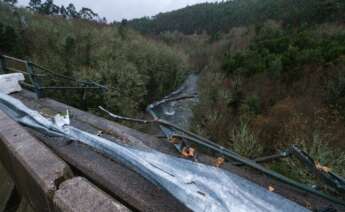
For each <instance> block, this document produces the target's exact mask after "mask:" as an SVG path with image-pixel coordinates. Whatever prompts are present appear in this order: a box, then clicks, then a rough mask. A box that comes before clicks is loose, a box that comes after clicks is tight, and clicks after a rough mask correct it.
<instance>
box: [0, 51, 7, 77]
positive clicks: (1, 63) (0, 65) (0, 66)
mask: <svg viewBox="0 0 345 212" xmlns="http://www.w3.org/2000/svg"><path fill="white" fill-rule="evenodd" d="M0 73H1V74H5V73H6V63H5V59H4V57H3V56H2V55H0Z"/></svg>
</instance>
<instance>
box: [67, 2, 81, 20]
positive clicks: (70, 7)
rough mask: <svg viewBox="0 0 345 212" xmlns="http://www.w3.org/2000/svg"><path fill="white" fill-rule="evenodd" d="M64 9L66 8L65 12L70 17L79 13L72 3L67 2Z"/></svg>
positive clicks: (74, 16) (75, 16)
mask: <svg viewBox="0 0 345 212" xmlns="http://www.w3.org/2000/svg"><path fill="white" fill-rule="evenodd" d="M66 9H67V14H68V16H69V17H70V18H78V17H79V13H78V12H77V10H76V9H75V6H74V4H69V5H68V6H67V8H66Z"/></svg>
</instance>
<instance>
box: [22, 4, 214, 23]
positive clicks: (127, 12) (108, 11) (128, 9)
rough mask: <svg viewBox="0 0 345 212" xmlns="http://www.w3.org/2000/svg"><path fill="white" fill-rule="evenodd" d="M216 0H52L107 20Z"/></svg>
mask: <svg viewBox="0 0 345 212" xmlns="http://www.w3.org/2000/svg"><path fill="white" fill-rule="evenodd" d="M29 1H30V0H18V3H19V5H25V6H27V5H28V3H29ZM215 1H217V0H54V3H55V4H57V5H59V6H60V5H65V6H67V5H68V4H69V3H73V4H74V5H75V6H76V7H77V9H80V8H81V7H83V6H84V7H89V8H91V9H92V10H93V11H95V12H96V13H98V14H99V16H102V17H103V16H104V17H106V18H107V19H108V21H113V20H117V21H120V20H122V19H124V18H125V19H133V18H139V17H143V16H153V15H156V14H158V13H159V12H166V11H170V10H174V9H179V8H182V7H185V6H187V5H193V4H196V3H201V2H215Z"/></svg>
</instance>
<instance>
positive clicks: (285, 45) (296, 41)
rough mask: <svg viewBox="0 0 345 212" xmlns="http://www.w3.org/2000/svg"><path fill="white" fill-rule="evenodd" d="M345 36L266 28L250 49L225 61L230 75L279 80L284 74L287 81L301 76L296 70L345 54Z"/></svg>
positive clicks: (230, 55)
mask: <svg viewBox="0 0 345 212" xmlns="http://www.w3.org/2000/svg"><path fill="white" fill-rule="evenodd" d="M344 38H345V37H344V35H343V34H342V33H339V34H337V35H332V36H327V35H323V36H321V35H318V33H317V32H315V31H313V30H308V29H301V30H299V31H291V30H289V29H285V30H282V29H273V28H270V27H267V26H264V27H262V28H260V29H259V31H258V32H257V36H256V38H255V40H254V41H253V42H252V43H251V45H250V47H249V49H245V50H243V51H241V52H238V53H228V54H227V56H226V57H225V59H224V62H223V67H222V68H223V70H224V71H225V73H227V75H231V74H240V75H244V76H247V77H249V76H252V75H255V74H258V73H263V72H265V73H268V74H269V75H270V77H272V78H277V77H279V76H282V75H283V74H285V75H286V76H287V77H288V79H295V78H298V77H299V75H298V74H299V73H298V72H297V70H299V69H301V68H302V67H303V66H304V65H311V64H315V65H318V64H323V63H324V62H331V61H334V60H336V59H337V58H338V57H339V56H341V55H343V54H345V51H344V50H345V39H344Z"/></svg>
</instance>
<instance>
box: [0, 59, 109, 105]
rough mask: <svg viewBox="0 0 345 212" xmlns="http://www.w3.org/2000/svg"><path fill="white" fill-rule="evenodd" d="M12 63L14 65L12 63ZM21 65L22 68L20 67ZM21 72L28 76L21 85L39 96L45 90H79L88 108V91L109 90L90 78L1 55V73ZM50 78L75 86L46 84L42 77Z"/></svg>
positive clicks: (42, 94) (83, 103)
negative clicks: (57, 71) (70, 74)
mask: <svg viewBox="0 0 345 212" xmlns="http://www.w3.org/2000/svg"><path fill="white" fill-rule="evenodd" d="M10 64H12V66H11V65H10ZM18 67H20V68H18ZM12 72H19V73H22V74H24V75H25V76H27V79H28V80H27V81H25V82H20V83H21V85H22V86H23V87H24V88H26V89H29V90H31V91H34V92H35V93H36V95H37V97H38V98H42V97H44V96H45V92H44V91H45V90H79V91H81V103H82V108H83V109H87V103H86V93H87V92H89V91H97V92H100V93H103V92H105V91H106V90H107V87H106V86H103V85H100V84H98V83H97V82H94V81H90V80H77V79H74V78H72V77H68V76H64V75H62V74H58V73H56V72H54V71H51V70H49V69H47V68H44V67H42V66H40V65H37V64H35V63H33V62H31V61H28V60H22V59H18V58H15V57H10V56H7V55H0V73H12ZM44 78H49V79H55V80H64V81H67V82H70V83H73V84H74V85H73V86H44V85H43V83H42V79H44Z"/></svg>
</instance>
